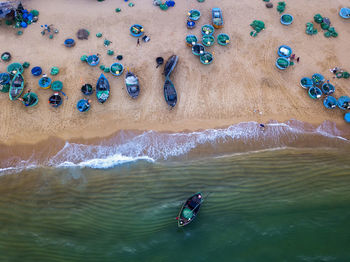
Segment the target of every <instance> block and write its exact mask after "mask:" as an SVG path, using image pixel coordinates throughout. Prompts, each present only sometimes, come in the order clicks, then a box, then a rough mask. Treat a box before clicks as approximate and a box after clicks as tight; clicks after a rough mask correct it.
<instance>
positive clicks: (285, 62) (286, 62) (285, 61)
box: [275, 57, 290, 70]
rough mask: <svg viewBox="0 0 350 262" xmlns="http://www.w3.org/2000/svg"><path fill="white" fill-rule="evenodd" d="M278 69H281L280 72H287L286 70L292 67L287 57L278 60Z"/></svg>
mask: <svg viewBox="0 0 350 262" xmlns="http://www.w3.org/2000/svg"><path fill="white" fill-rule="evenodd" d="M275 65H276V67H277V68H278V69H280V70H285V69H287V68H288V67H289V65H290V62H289V60H288V59H287V58H285V57H279V58H277V60H276V64H275Z"/></svg>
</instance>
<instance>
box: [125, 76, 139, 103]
mask: <svg viewBox="0 0 350 262" xmlns="http://www.w3.org/2000/svg"><path fill="white" fill-rule="evenodd" d="M125 86H126V90H127V91H128V94H129V96H131V98H137V97H138V96H139V94H140V84H139V79H138V78H137V76H136V75H135V74H133V73H131V72H127V73H126V76H125Z"/></svg>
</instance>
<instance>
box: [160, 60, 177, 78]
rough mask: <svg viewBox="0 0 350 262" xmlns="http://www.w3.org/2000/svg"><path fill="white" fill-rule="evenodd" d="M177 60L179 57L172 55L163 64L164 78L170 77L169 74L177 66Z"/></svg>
mask: <svg viewBox="0 0 350 262" xmlns="http://www.w3.org/2000/svg"><path fill="white" fill-rule="evenodd" d="M178 60H179V57H178V56H177V55H172V56H171V57H169V59H168V61H167V62H166V63H165V66H164V72H163V74H164V75H165V77H169V76H170V75H171V72H173V70H174V68H175V67H176V65H177V61H178Z"/></svg>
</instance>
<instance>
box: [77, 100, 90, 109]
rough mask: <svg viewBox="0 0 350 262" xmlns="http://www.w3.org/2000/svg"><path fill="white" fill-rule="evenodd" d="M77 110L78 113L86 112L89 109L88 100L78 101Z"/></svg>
mask: <svg viewBox="0 0 350 262" xmlns="http://www.w3.org/2000/svg"><path fill="white" fill-rule="evenodd" d="M77 109H78V111H79V112H87V111H89V109H90V103H89V100H88V99H80V100H79V101H78V103H77Z"/></svg>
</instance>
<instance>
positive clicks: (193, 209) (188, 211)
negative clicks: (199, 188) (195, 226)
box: [177, 193, 203, 227]
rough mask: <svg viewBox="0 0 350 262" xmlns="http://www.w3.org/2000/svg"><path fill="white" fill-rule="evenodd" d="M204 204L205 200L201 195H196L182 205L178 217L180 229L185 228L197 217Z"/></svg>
mask: <svg viewBox="0 0 350 262" xmlns="http://www.w3.org/2000/svg"><path fill="white" fill-rule="evenodd" d="M202 203H203V199H202V194H201V193H196V194H194V195H193V196H191V197H190V198H188V199H187V200H186V202H185V203H184V204H183V205H182V207H181V209H180V212H179V215H178V217H177V225H178V227H184V226H186V225H188V224H189V223H191V222H192V221H193V220H194V219H195V218H196V217H197V215H198V212H199V209H200V207H201V205H202Z"/></svg>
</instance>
